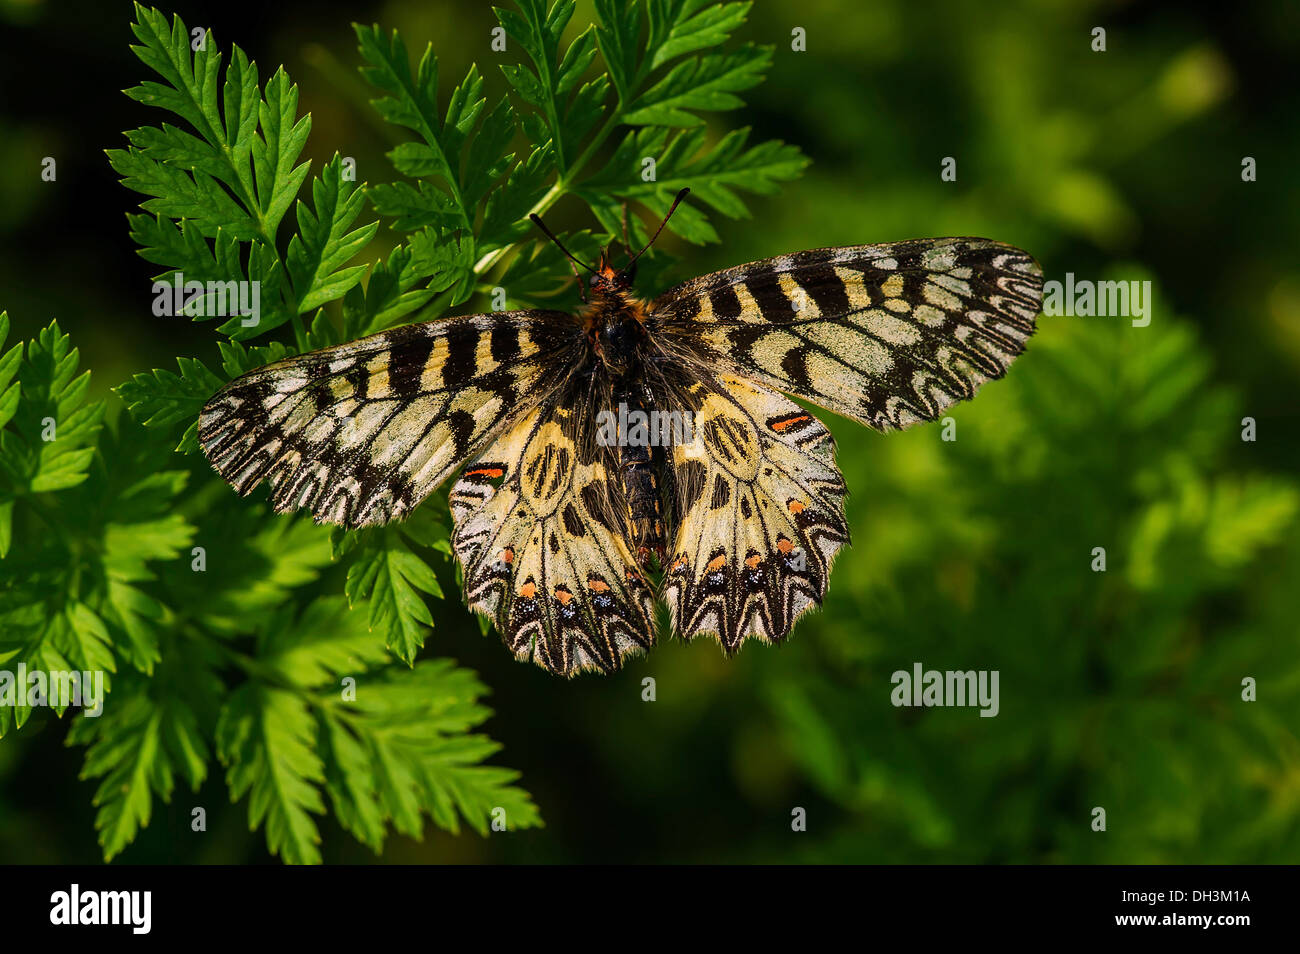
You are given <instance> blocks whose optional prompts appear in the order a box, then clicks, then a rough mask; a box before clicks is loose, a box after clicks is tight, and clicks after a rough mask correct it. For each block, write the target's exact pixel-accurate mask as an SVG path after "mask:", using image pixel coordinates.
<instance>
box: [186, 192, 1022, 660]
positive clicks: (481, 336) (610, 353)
mask: <svg viewBox="0 0 1300 954" xmlns="http://www.w3.org/2000/svg"><path fill="white" fill-rule="evenodd" d="M686 191H687V190H683V191H682V192H681V193H679V194H678V196H677V197H676V199H675V201H674V202H673V205H672V208H670V209H669V211H668V215H667V216H665V217H664V220H663V222H661V223H660V226H659V230H660V231H662V229H663V226H664V224H665V223H666V222H667V221H668V217H670V216H671V215H672V214H673V211H674V210H675V209H676V208H677V205H678V203H680V202H681V201H682V199H683V197H684V196H685V194H686ZM533 218H534V221H535V222H536V224H538V225H539V227H541V228H542V230H543V231H544V232H545V233H546V234H547V236H548V237H549V238H551V239H552V240H553V241H555V242H556V244H557V245H559V246H560V249H561V250H562V251H564V253H565V255H567V256H568V257H569V259H570V260H572V262H573V263H574V266H581V267H582V268H583V269H585V270H587V272H588V273H589V275H590V277H589V279H588V280H587V281H585V282H584V283H583V286H580V287H584V286H585V287H584V295H583V298H584V301H585V302H586V305H585V308H584V309H583V310H582V311H581V313H580V314H577V315H574V314H572V313H568V312H561V311H553V310H544V309H529V310H522V311H503V312H496V313H491V314H481V315H470V316H466V317H456V318H447V319H441V320H435V321H430V322H425V323H418V324H410V325H406V326H402V327H397V328H393V329H390V330H388V331H383V332H380V333H379V334H375V335H371V336H369V337H366V338H362V339H360V340H358V341H353V342H350V343H347V344H342V345H338V346H336V347H331V348H325V349H323V350H320V351H314V352H311V353H308V354H301V355H297V356H295V357H291V358H288V359H286V360H282V361H277V362H275V363H273V364H268V365H266V366H265V367H262V368H259V369H256V370H254V371H251V372H249V373H248V374H245V375H243V376H242V377H240V378H237V379H235V380H234V381H232V382H231V383H230V384H229V385H227V386H226V387H225V388H223V389H222V390H221V391H219V392H218V393H217V394H215V395H214V396H213V397H212V399H211V400H210V401H209V402H208V403H207V404H206V406H205V407H204V408H203V410H202V412H201V415H200V419H199V442H200V444H201V446H202V448H203V451H204V453H205V454H206V455H207V457H208V459H209V460H210V461H211V463H212V465H213V467H214V468H215V469H216V470H217V472H218V473H219V474H220V475H221V476H222V477H223V478H224V479H225V480H227V481H228V482H229V483H230V484H232V485H233V486H234V487H235V489H236V490H238V491H239V492H240V493H243V494H246V493H248V492H249V491H251V490H252V489H253V488H254V487H256V486H257V485H258V484H260V483H262V482H265V483H267V484H268V485H269V487H270V497H271V501H272V503H273V505H274V508H275V509H276V510H277V511H280V512H284V511H289V510H292V509H295V508H304V509H307V510H310V511H311V513H312V514H313V515H314V517H315V519H316V520H317V521H318V522H324V523H332V524H338V525H341V526H344V527H366V526H373V525H376V524H383V523H387V522H389V521H393V520H400V519H402V518H404V517H406V516H408V515H409V514H410V513H411V511H412V509H414V508H415V507H416V506H417V505H418V504H419V503H420V501H422V500H423V499H424V498H426V497H427V496H429V494H431V493H432V492H433V491H434V490H435V489H436V488H437V487H439V486H440V485H441V484H442V483H443V482H444V481H445V480H447V479H448V478H449V477H451V476H452V474H453V473H455V472H456V471H458V470H459V471H461V473H460V476H459V479H457V480H456V482H455V483H454V484H453V485H452V487H451V489H450V492H449V497H448V500H449V504H450V510H451V514H452V517H453V521H454V525H455V526H454V530H453V532H452V539H451V543H452V549H453V552H454V553H455V555H456V558H457V559H458V561H459V562H460V565H461V568H462V571H463V578H464V584H463V585H464V595H465V599H466V601H467V603H468V604H469V605H470V606H471V607H472V608H474V609H475V610H477V611H479V612H481V613H484V614H486V615H488V616H489V617H491V618H492V619H493V620H494V621H495V624H496V626H497V628H498V630H499V631H500V633H501V635H502V638H503V640H504V642H505V644H506V646H507V647H508V648H509V649H510V650H511V651H512V652H513V653H514V654H515V656H516V657H518V658H519V659H521V660H531V661H532V662H534V663H537V664H538V665H540V666H542V667H543V668H544V669H547V670H549V671H551V672H553V673H558V674H562V675H565V676H571V675H574V674H575V673H577V672H580V671H583V670H598V671H602V672H611V671H614V670H617V669H619V668H620V667H621V665H622V664H623V662H624V660H625V658H626V657H628V656H629V655H631V654H635V653H639V652H642V651H645V650H648V649H649V648H650V647H651V645H652V644H653V642H654V640H655V632H656V621H655V605H656V599H657V598H662V599H663V600H664V601H665V602H666V603H667V604H668V607H669V609H670V611H671V618H672V625H673V628H674V629H675V631H676V632H677V633H678V634H679V635H681V636H682V637H684V638H685V639H688V640H689V639H692V638H694V637H695V636H698V635H701V634H709V635H712V636H715V637H716V638H717V639H718V640H719V642H720V643H721V645H722V647H723V649H724V650H725V651H726V652H727V653H728V654H731V653H734V652H735V651H736V650H737V649H739V647H740V646H741V644H742V643H743V642H744V641H745V640H746V639H750V638H752V639H757V640H760V641H763V642H772V643H778V642H781V641H782V640H784V639H785V638H786V637H787V636H788V635H789V634H790V631H791V629H792V627H793V626H794V623H795V621H796V620H797V619H798V618H799V617H800V616H801V615H802V614H803V613H804V612H806V611H807V610H809V609H810V608H812V607H814V606H817V605H819V604H820V603H821V602H822V599H823V597H824V596H825V594H826V590H827V584H828V578H829V574H830V570H831V563H832V561H833V560H834V558H835V556H836V553H837V552H838V551H839V550H840V548H841V547H843V546H844V545H845V544H847V543H848V542H849V527H848V524H847V523H846V521H845V517H844V498H845V495H846V487H845V483H844V478H843V477H842V475H841V474H840V471H839V469H838V467H837V466H836V463H835V445H834V441H833V439H832V437H831V435H830V432H829V431H828V430H827V429H826V427H825V426H824V425H823V424H822V423H821V422H820V421H819V420H817V418H816V417H814V416H813V415H812V414H810V413H808V412H807V411H806V410H805V409H804V408H803V407H801V406H800V405H798V404H796V403H795V402H794V401H792V400H791V399H790V398H789V397H787V396H786V395H793V396H795V397H798V398H801V399H803V400H805V401H807V402H809V403H811V404H813V405H816V406H819V407H822V408H825V409H827V410H830V411H833V412H834V413H836V414H840V415H842V416H844V417H848V418H851V419H853V420H855V421H859V422H861V423H863V424H866V425H868V426H870V427H873V428H875V429H877V430H881V431H887V430H891V429H901V428H906V427H909V426H911V425H913V424H917V423H920V422H922V421H931V420H935V419H936V418H937V417H938V416H939V415H940V414H941V413H942V412H943V411H944V409H945V408H947V407H949V406H950V405H952V404H954V403H955V402H957V401H960V400H964V399H968V398H970V397H972V396H973V395H974V394H975V392H976V390H977V389H978V388H979V387H980V386H981V385H982V384H983V383H984V382H986V381H989V380H991V379H994V378H1000V377H1002V376H1003V374H1005V372H1006V370H1007V367H1008V366H1009V365H1010V364H1011V362H1012V361H1013V360H1014V359H1015V358H1016V357H1017V356H1018V355H1019V354H1021V352H1022V351H1023V350H1024V348H1025V344H1026V341H1027V340H1028V338H1029V337H1030V335H1031V334H1033V331H1034V321H1035V319H1036V317H1037V315H1038V313H1039V307H1040V304H1041V301H1042V290H1043V283H1042V269H1041V268H1040V267H1039V265H1038V263H1037V262H1035V261H1034V259H1033V258H1032V257H1030V256H1029V255H1028V254H1026V253H1025V252H1023V251H1020V250H1019V249H1017V248H1013V247H1011V246H1009V245H1004V244H1002V243H1000V242H994V241H990V240H988V239H981V238H938V239H920V240H913V241H906V242H897V243H891V244H881V245H857V246H851V247H846V248H823V249H815V250H812V251H804V252H796V253H794V254H790V255H783V256H779V257H777V258H770V259H765V260H763V261H758V262H752V263H750V264H748V265H740V266H738V267H736V268H730V269H727V270H725V271H720V272H715V273H713V274H710V275H705V276H703V277H700V278H696V279H694V280H692V281H688V282H686V283H684V284H682V285H678V286H677V287H676V288H673V289H671V290H670V291H667V292H665V293H664V294H662V295H660V296H659V297H657V298H655V299H654V300H653V301H650V302H645V301H642V300H641V299H638V298H636V297H635V296H634V295H633V294H632V284H633V281H634V278H635V270H636V262H637V259H639V258H640V256H641V255H642V254H644V252H645V251H646V249H648V248H649V247H650V245H651V244H653V242H654V241H655V238H657V237H658V235H659V232H656V233H655V235H654V237H652V238H651V239H650V242H649V243H647V245H646V247H645V248H643V249H642V250H641V251H640V252H638V253H637V254H636V255H634V256H630V261H629V262H628V264H627V265H625V266H623V267H622V268H617V269H616V268H615V267H614V266H613V264H612V263H611V261H610V259H609V256H608V252H607V251H602V252H601V254H600V258H599V261H598V263H597V264H596V265H595V266H591V265H587V264H585V263H583V262H581V261H579V260H578V259H577V258H575V257H574V256H573V255H571V254H570V253H569V252H568V250H567V249H565V248H564V246H563V245H561V244H560V242H559V240H558V239H556V238H555V236H554V235H553V234H552V233H551V232H550V230H549V229H547V228H546V226H545V224H544V223H542V221H541V220H540V219H539V218H537V217H535V216H534V217H533ZM629 251H630V250H629ZM574 273H575V275H577V274H578V272H577V268H576V267H574ZM657 415H658V416H659V417H661V418H662V419H663V420H666V421H667V422H668V424H670V425H671V426H663V427H648V426H646V424H645V423H644V422H646V421H647V420H650V421H651V422H652V423H654V421H655V420H656V416H657ZM629 422H631V423H629ZM660 423H662V421H661V422H660ZM683 425H687V426H683ZM655 564H658V566H659V568H660V569H661V571H662V575H661V577H660V580H659V582H658V584H657V585H656V583H655V581H654V577H653V576H652V574H651V570H652V568H653V567H654V565H655Z"/></svg>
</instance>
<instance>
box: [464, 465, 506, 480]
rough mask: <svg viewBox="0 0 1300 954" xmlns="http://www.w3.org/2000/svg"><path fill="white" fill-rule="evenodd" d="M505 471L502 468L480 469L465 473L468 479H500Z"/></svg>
mask: <svg viewBox="0 0 1300 954" xmlns="http://www.w3.org/2000/svg"><path fill="white" fill-rule="evenodd" d="M504 473H505V471H504V470H502V469H501V468H500V467H479V468H478V469H476V470H467V471H465V476H466V477H492V478H496V477H500V476H501V475H502V474H504Z"/></svg>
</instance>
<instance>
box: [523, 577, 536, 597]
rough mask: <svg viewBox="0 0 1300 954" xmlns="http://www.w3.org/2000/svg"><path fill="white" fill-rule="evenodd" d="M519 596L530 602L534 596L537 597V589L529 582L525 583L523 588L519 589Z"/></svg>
mask: <svg viewBox="0 0 1300 954" xmlns="http://www.w3.org/2000/svg"><path fill="white" fill-rule="evenodd" d="M519 595H520V596H522V597H523V598H524V599H526V600H531V599H532V598H533V597H534V596H536V595H537V587H536V586H535V585H534V584H533V582H532V581H531V580H530V581H529V582H527V583H525V584H524V585H523V586H521V587H519Z"/></svg>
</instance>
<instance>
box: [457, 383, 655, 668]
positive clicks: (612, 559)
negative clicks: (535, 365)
mask: <svg viewBox="0 0 1300 954" xmlns="http://www.w3.org/2000/svg"><path fill="white" fill-rule="evenodd" d="M593 422H594V413H593V412H592V411H591V409H590V406H589V404H588V403H587V402H585V401H584V400H582V399H580V398H577V397H574V396H573V394H572V392H571V391H570V393H569V394H567V395H565V396H562V397H559V396H557V398H556V399H555V400H550V401H547V402H544V403H543V404H542V405H541V406H539V407H538V408H536V409H535V410H533V411H532V412H531V413H529V414H528V415H526V416H525V417H523V418H522V419H520V420H519V422H518V423H517V424H515V425H514V426H513V427H512V428H510V429H509V430H508V431H507V432H506V433H504V434H503V435H502V436H501V437H499V438H498V439H497V440H496V441H495V442H494V443H492V444H491V445H490V446H489V447H488V448H487V449H486V450H485V451H484V452H483V454H482V455H481V456H480V457H479V458H478V460H476V461H475V462H474V463H472V464H471V465H470V466H469V467H468V468H467V469H466V471H465V473H464V474H463V475H462V476H461V479H460V480H459V481H457V482H456V483H455V485H453V487H452V490H451V495H450V498H449V502H450V505H451V512H452V517H453V519H454V520H455V523H456V529H455V532H454V533H453V534H452V548H453V549H454V551H455V553H456V556H457V558H458V559H459V560H460V562H461V565H462V567H463V569H464V577H465V582H464V590H465V599H466V601H467V602H468V603H469V604H470V606H471V607H473V608H474V609H476V610H478V611H479V612H481V613H483V614H485V615H487V616H490V617H492V618H493V619H494V620H495V622H496V625H497V629H498V630H499V631H500V632H501V634H502V638H503V640H504V641H505V644H506V646H507V647H508V648H509V649H510V650H511V651H512V652H513V653H514V654H515V656H516V657H517V658H519V659H521V660H523V659H528V660H531V661H532V662H535V663H537V664H538V665H539V666H541V667H542V668H544V669H547V670H549V671H551V672H554V673H558V674H560V675H565V676H572V675H575V674H576V673H578V672H580V671H582V670H584V669H594V670H598V671H600V672H611V671H613V670H616V669H618V668H620V667H621V665H622V662H623V658H624V657H625V656H627V655H629V654H633V653H637V652H642V651H644V650H647V649H649V648H650V646H651V645H652V644H653V642H654V626H653V621H654V616H653V611H652V600H651V594H650V589H649V586H648V584H647V583H646V580H645V578H644V577H643V576H642V574H641V571H640V570H639V569H638V567H637V565H636V561H635V559H634V558H633V556H632V554H631V552H630V551H629V549H628V547H627V544H626V543H625V542H624V540H625V535H626V530H625V528H624V527H623V525H622V521H621V514H622V513H623V507H622V506H621V505H620V504H619V503H618V494H619V490H618V488H617V487H616V486H615V485H614V483H613V481H612V480H611V477H610V468H607V466H606V464H607V458H606V455H605V454H604V453H602V452H601V449H600V448H598V446H597V445H596V442H595V439H594V433H595V432H594V424H593Z"/></svg>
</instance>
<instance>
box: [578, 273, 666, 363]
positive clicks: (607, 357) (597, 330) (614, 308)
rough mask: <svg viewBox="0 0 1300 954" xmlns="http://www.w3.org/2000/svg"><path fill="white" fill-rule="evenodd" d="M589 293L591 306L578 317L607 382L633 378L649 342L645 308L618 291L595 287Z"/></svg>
mask: <svg viewBox="0 0 1300 954" xmlns="http://www.w3.org/2000/svg"><path fill="white" fill-rule="evenodd" d="M593 291H594V294H593V295H592V299H591V305H590V306H589V307H588V308H587V310H586V312H585V313H584V314H583V316H582V317H583V327H584V328H585V330H586V332H587V340H588V342H589V343H590V344H591V348H592V350H593V351H594V352H595V354H596V356H597V357H599V358H600V360H601V363H602V364H604V366H605V369H606V370H607V371H608V372H609V374H610V377H611V378H614V379H617V378H621V377H626V376H629V375H634V374H636V373H637V372H638V370H639V367H640V363H641V356H642V354H643V352H644V351H645V348H646V345H647V344H648V343H649V340H650V339H649V335H648V334H647V333H646V328H645V305H644V304H642V302H641V301H639V300H638V299H636V298H633V297H632V296H631V295H629V294H627V292H625V291H623V290H622V289H616V288H608V289H606V288H600V287H596V288H593Z"/></svg>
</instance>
